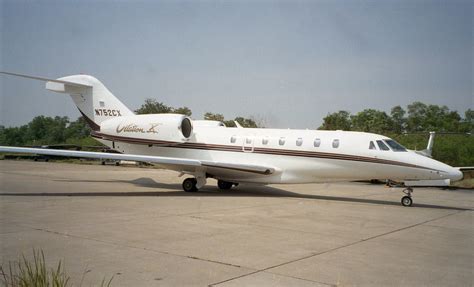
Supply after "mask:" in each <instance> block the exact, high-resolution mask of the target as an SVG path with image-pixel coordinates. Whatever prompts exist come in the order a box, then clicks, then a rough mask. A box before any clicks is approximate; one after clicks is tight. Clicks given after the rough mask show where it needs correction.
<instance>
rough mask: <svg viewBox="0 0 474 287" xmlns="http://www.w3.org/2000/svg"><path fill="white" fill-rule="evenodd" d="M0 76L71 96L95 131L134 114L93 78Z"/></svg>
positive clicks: (7, 73)
mask: <svg viewBox="0 0 474 287" xmlns="http://www.w3.org/2000/svg"><path fill="white" fill-rule="evenodd" d="M0 74H4V75H10V76H17V77H22V78H28V79H34V80H40V81H45V82H46V89H48V90H50V91H53V92H58V93H64V94H69V95H70V96H71V98H72V100H73V101H74V103H75V104H76V106H77V108H78V109H79V111H80V112H81V114H82V116H83V117H84V118H85V119H86V121H87V122H88V123H89V125H90V126H91V128H92V129H93V130H98V129H100V124H101V123H102V122H103V121H105V120H108V119H110V118H114V117H121V116H131V115H133V114H134V113H133V112H132V111H131V110H130V109H128V108H127V107H126V106H125V105H124V104H123V103H122V102H121V101H120V100H119V99H117V98H116V97H115V96H114V95H113V94H112V93H111V92H110V91H109V90H108V89H107V88H106V87H105V86H104V85H103V84H102V83H101V82H100V81H99V80H97V79H96V78H94V77H92V76H88V75H73V76H67V77H63V78H59V79H48V78H43V77H36V76H29V75H22V74H16V73H10V72H1V71H0Z"/></svg>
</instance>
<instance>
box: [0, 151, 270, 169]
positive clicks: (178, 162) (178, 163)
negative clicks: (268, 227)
mask: <svg viewBox="0 0 474 287" xmlns="http://www.w3.org/2000/svg"><path fill="white" fill-rule="evenodd" d="M0 152H11V153H28V154H41V155H53V156H67V157H79V158H95V159H111V160H129V161H139V162H147V163H155V164H159V165H165V166H169V167H173V168H171V169H174V170H180V169H186V170H189V169H190V168H191V169H192V168H199V167H200V168H212V169H218V170H219V169H222V170H225V171H235V172H239V173H242V172H244V173H253V174H260V175H271V174H273V173H274V172H275V168H272V167H266V166H261V165H247V164H235V163H224V162H214V161H201V160H196V159H182V158H174V157H162V156H148V155H137V154H116V153H103V152H89V151H71V150H58V149H42V148H24V147H10V146H0Z"/></svg>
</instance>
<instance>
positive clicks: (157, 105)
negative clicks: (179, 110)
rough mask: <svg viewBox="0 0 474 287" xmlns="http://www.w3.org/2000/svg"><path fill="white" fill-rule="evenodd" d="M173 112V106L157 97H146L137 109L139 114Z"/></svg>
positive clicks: (136, 111)
mask: <svg viewBox="0 0 474 287" xmlns="http://www.w3.org/2000/svg"><path fill="white" fill-rule="evenodd" d="M171 112H173V108H172V107H169V106H167V105H165V104H163V103H162V102H158V101H157V100H155V99H146V100H145V103H143V104H142V105H141V106H140V108H138V109H137V110H135V113H137V114H167V113H171Z"/></svg>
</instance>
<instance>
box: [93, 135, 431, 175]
mask: <svg viewBox="0 0 474 287" xmlns="http://www.w3.org/2000/svg"><path fill="white" fill-rule="evenodd" d="M91 135H92V136H93V137H95V138H100V139H105V140H111V141H120V142H125V143H134V144H141V145H157V146H161V147H172V148H185V149H199V150H214V151H231V152H244V150H243V148H242V146H229V145H218V144H205V143H190V142H186V143H179V142H172V141H161V140H150V139H137V138H132V137H122V136H115V135H106V134H103V133H98V132H93V133H92V134H91ZM245 151H251V149H250V150H248V149H246V150H245ZM253 153H258V154H270V155H280V156H297V157H310V158H323V159H335V160H348V161H359V162H369V163H379V164H389V165H398V166H405V167H413V168H422V169H428V170H433V169H431V168H427V167H424V166H419V165H414V164H409V163H404V162H399V161H393V160H386V159H377V158H371V157H363V156H355V155H348V154H337V153H325V152H313V151H296V150H284V149H272V148H260V147H258V148H254V149H253Z"/></svg>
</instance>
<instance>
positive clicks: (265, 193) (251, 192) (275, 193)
mask: <svg viewBox="0 0 474 287" xmlns="http://www.w3.org/2000/svg"><path fill="white" fill-rule="evenodd" d="M56 181H61V182H91V183H128V184H133V185H136V186H139V187H146V188H160V189H166V190H163V191H123V192H113V191H111V192H94V191H91V192H51V193H0V196H52V197H54V196H83V197H87V196H132V197H133V196H151V197H154V196H166V197H173V196H190V197H192V196H194V197H206V196H209V197H217V196H225V197H239V196H240V197H282V198H283V197H287V198H301V199H315V200H326V201H339V202H356V203H368V204H379V205H392V206H400V207H401V205H400V202H398V201H387V200H377V199H368V198H355V197H341V196H327V195H314V194H301V193H296V192H291V191H287V190H283V189H279V188H275V187H270V186H265V185H249V184H246V185H243V186H239V187H236V188H233V189H231V190H219V189H218V188H217V187H214V186H210V185H208V186H206V188H205V189H203V190H200V191H198V192H185V191H183V190H182V187H181V184H168V183H161V182H156V181H155V180H153V179H151V178H145V177H142V178H137V179H134V180H56ZM170 190H172V191H170ZM412 207H419V208H434V209H449V210H472V209H470V208H461V207H452V206H441V205H432V204H422V203H413V206H412Z"/></svg>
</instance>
